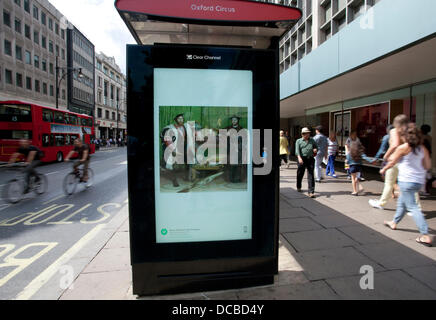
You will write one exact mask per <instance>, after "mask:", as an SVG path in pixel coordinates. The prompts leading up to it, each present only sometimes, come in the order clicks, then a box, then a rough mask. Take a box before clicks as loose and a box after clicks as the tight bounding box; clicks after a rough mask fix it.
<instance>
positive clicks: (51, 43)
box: [48, 40, 53, 53]
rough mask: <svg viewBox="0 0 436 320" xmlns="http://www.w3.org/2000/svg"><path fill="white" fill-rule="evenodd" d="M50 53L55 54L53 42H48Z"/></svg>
mask: <svg viewBox="0 0 436 320" xmlns="http://www.w3.org/2000/svg"><path fill="white" fill-rule="evenodd" d="M48 51H50V52H51V53H53V42H52V41H51V40H50V41H49V42H48Z"/></svg>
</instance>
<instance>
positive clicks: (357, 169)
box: [350, 164, 362, 173]
mask: <svg viewBox="0 0 436 320" xmlns="http://www.w3.org/2000/svg"><path fill="white" fill-rule="evenodd" d="M357 172H362V166H361V165H358V164H352V165H351V166H350V173H357Z"/></svg>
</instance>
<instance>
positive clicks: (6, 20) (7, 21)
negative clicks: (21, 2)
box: [3, 10, 11, 27]
mask: <svg viewBox="0 0 436 320" xmlns="http://www.w3.org/2000/svg"><path fill="white" fill-rule="evenodd" d="M3 24H4V25H6V26H8V27H11V14H10V13H9V12H7V11H6V10H3Z"/></svg>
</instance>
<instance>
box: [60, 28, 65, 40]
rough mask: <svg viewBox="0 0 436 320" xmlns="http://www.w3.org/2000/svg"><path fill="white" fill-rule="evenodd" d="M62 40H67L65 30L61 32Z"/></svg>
mask: <svg viewBox="0 0 436 320" xmlns="http://www.w3.org/2000/svg"><path fill="white" fill-rule="evenodd" d="M61 38H62V40H65V30H64V29H62V30H61Z"/></svg>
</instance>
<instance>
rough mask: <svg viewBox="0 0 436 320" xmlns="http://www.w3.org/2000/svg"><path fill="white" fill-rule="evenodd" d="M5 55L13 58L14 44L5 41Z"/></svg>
mask: <svg viewBox="0 0 436 320" xmlns="http://www.w3.org/2000/svg"><path fill="white" fill-rule="evenodd" d="M4 44H5V54H7V55H8V56H12V44H11V42H10V41H8V40H6V39H5V42H4Z"/></svg>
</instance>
